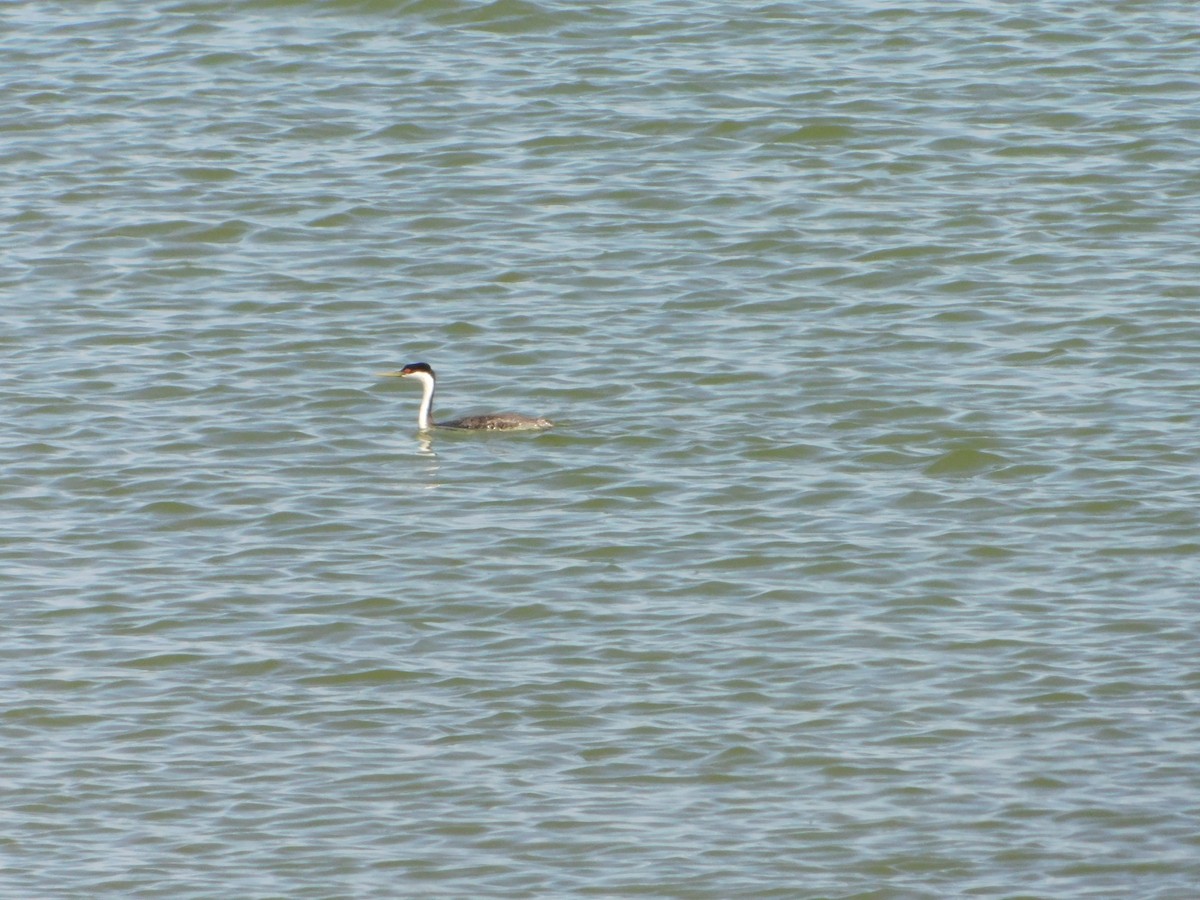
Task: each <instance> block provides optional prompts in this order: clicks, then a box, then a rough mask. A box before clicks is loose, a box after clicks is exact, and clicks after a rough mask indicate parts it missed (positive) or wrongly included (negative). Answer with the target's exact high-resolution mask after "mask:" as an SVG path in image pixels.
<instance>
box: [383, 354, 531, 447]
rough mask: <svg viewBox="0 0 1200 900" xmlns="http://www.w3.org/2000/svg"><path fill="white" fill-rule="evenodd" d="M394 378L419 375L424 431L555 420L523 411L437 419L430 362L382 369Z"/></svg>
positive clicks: (525, 427) (512, 426)
mask: <svg viewBox="0 0 1200 900" xmlns="http://www.w3.org/2000/svg"><path fill="white" fill-rule="evenodd" d="M379 374H380V375H386V376H389V377H394V378H415V379H417V381H419V382H421V387H422V388H424V393H423V394H422V396H421V407H420V409H418V410H417V427H418V428H419V429H421V430H422V431H428V430H429V429H430V428H434V427H436V428H471V429H475V430H482V431H516V430H522V429H523V430H529V429H533V428H551V427H553V425H554V423H553V422H551V421H550V420H549V419H534V418H531V417H530V416H523V415H521V414H520V413H489V414H487V415H484V416H466V417H465V418H462V419H452V420H451V421H449V422H435V421H433V389H434V386H435V384H436V382H437V376H436V375H434V374H433V369H432V368H430V366H429V363H423V362H419V363H409V364H408V365H407V366H405V367H404V368H403V369H399V370H397V371H395V372H380V373H379Z"/></svg>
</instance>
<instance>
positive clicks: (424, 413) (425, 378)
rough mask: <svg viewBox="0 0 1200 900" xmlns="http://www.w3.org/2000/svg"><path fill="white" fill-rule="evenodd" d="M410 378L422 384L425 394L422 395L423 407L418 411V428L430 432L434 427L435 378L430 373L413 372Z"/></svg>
mask: <svg viewBox="0 0 1200 900" xmlns="http://www.w3.org/2000/svg"><path fill="white" fill-rule="evenodd" d="M408 377H409V378H416V379H417V380H418V381H420V382H421V387H422V389H423V391H424V393H423V394H422V395H421V407H420V408H419V409H418V410H417V427H418V428H419V429H421V430H422V431H428V430H429V427H430V426H431V425H433V376H432V375H430V374H429V373H428V372H413V373H412V374H411V375H409V376H408Z"/></svg>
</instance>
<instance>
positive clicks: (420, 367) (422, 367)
mask: <svg viewBox="0 0 1200 900" xmlns="http://www.w3.org/2000/svg"><path fill="white" fill-rule="evenodd" d="M412 372H428V373H429V374H430V375H432V374H433V369H431V368H430V367H429V363H409V364H408V365H406V366H405V367H404V368H403V369H401V370H400V374H401V375H408V374H410V373H412Z"/></svg>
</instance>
